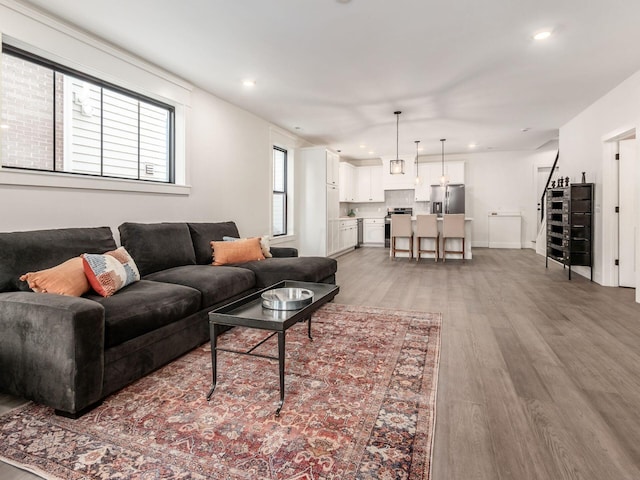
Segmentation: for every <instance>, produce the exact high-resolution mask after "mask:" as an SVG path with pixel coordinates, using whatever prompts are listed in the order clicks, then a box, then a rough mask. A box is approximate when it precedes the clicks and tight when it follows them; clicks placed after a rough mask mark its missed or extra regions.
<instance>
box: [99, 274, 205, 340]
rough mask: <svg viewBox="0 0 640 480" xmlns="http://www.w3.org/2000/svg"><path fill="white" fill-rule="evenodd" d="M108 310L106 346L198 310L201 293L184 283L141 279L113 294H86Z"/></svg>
mask: <svg viewBox="0 0 640 480" xmlns="http://www.w3.org/2000/svg"><path fill="white" fill-rule="evenodd" d="M86 297H87V298H89V299H91V300H95V301H96V302H98V303H100V304H101V305H102V306H103V307H104V310H105V331H104V335H105V338H104V346H105V349H107V348H109V347H113V346H114V345H119V344H121V343H123V342H126V341H127V340H130V339H132V338H136V337H139V336H140V335H143V334H145V333H148V332H151V331H152V330H155V329H157V328H160V327H162V326H164V325H167V324H169V323H172V322H175V321H177V320H180V319H182V318H185V317H188V316H189V315H191V314H193V313H195V312H197V311H198V310H199V309H200V297H201V294H200V292H199V291H198V290H195V289H193V288H190V287H185V286H183V285H171V284H169V283H160V282H152V281H148V280H140V281H139V282H136V283H132V284H131V285H128V286H126V287H125V288H123V289H122V290H120V291H118V292H117V293H116V294H115V295H113V296H111V297H101V296H99V295H96V294H89V295H87V296H86Z"/></svg>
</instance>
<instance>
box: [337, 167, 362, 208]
mask: <svg viewBox="0 0 640 480" xmlns="http://www.w3.org/2000/svg"><path fill="white" fill-rule="evenodd" d="M356 170H357V169H356V167H354V166H353V165H351V164H350V163H347V162H340V167H339V171H340V179H339V180H338V181H339V184H338V187H339V191H340V201H341V202H355V201H356V175H357V172H356Z"/></svg>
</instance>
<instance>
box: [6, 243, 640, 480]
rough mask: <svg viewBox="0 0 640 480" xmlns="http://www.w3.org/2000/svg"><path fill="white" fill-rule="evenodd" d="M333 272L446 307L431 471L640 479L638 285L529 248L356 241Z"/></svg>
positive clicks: (517, 479) (391, 300)
mask: <svg viewBox="0 0 640 480" xmlns="http://www.w3.org/2000/svg"><path fill="white" fill-rule="evenodd" d="M337 279H338V283H339V285H340V294H339V295H338V297H336V302H338V303H346V304H354V305H370V306H380V307H386V308H396V309H406V310H421V311H428V312H441V313H442V314H443V329H442V330H443V335H442V351H441V363H440V377H439V386H438V403H437V414H436V432H435V445H434V455H433V467H432V468H433V470H432V479H433V480H507V479H509V480H529V479H540V480H564V479H576V480H577V479H583V480H632V479H640V305H639V304H636V303H635V302H634V295H635V292H634V290H630V289H621V288H606V287H601V286H598V285H596V284H595V283H591V282H589V281H588V280H587V279H585V278H583V277H581V276H579V275H577V274H574V275H573V279H572V280H571V281H569V280H568V279H567V272H566V271H563V269H562V267H561V266H558V265H556V264H553V265H550V266H549V269H545V266H544V257H541V256H539V255H536V254H535V252H533V251H532V250H492V249H491V250H490V249H474V251H473V260H469V261H466V262H465V263H463V262H461V261H460V260H453V261H452V260H447V262H446V263H445V264H443V263H441V262H439V263H434V262H433V260H428V259H423V260H421V261H420V263H419V264H416V262H415V260H414V261H410V260H409V259H396V260H392V259H390V258H389V257H388V254H387V250H385V249H381V248H361V249H358V250H355V251H353V252H351V253H348V254H346V255H343V256H341V257H340V258H339V259H338V276H337ZM15 402H16V400H15V399H11V398H10V397H6V396H0V411H2V410H6V409H7V408H8V407H9V406H10V405H11V404H12V403H15ZM32 478H38V477H35V476H33V475H31V474H27V473H24V472H20V471H19V470H16V469H13V467H10V466H7V465H0V479H3V480H5V479H6V480H25V479H32Z"/></svg>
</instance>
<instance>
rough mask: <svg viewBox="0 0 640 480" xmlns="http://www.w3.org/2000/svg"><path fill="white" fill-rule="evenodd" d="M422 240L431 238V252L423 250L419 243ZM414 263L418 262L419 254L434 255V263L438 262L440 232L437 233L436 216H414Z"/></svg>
mask: <svg viewBox="0 0 640 480" xmlns="http://www.w3.org/2000/svg"><path fill="white" fill-rule="evenodd" d="M423 238H432V239H433V240H434V243H435V245H434V247H435V248H434V249H433V250H424V249H423V248H422V244H421V243H420V241H421V240H422V239H423ZM416 242H417V246H416V254H417V257H416V262H419V261H420V254H421V253H433V254H435V256H434V258H435V261H436V262H437V261H438V257H439V255H438V253H439V251H440V248H439V244H440V232H438V216H437V215H436V214H429V215H416Z"/></svg>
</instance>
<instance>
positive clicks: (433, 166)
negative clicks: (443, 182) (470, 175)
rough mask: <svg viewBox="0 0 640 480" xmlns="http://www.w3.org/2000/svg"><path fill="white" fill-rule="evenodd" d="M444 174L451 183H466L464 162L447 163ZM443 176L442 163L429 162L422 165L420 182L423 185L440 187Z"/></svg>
mask: <svg viewBox="0 0 640 480" xmlns="http://www.w3.org/2000/svg"><path fill="white" fill-rule="evenodd" d="M444 173H445V175H447V176H448V177H449V183H464V161H455V162H445V163H444ZM441 176H442V163H440V162H429V163H421V164H420V180H421V181H422V183H423V185H425V186H427V187H429V186H431V185H439V184H440V177H441Z"/></svg>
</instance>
